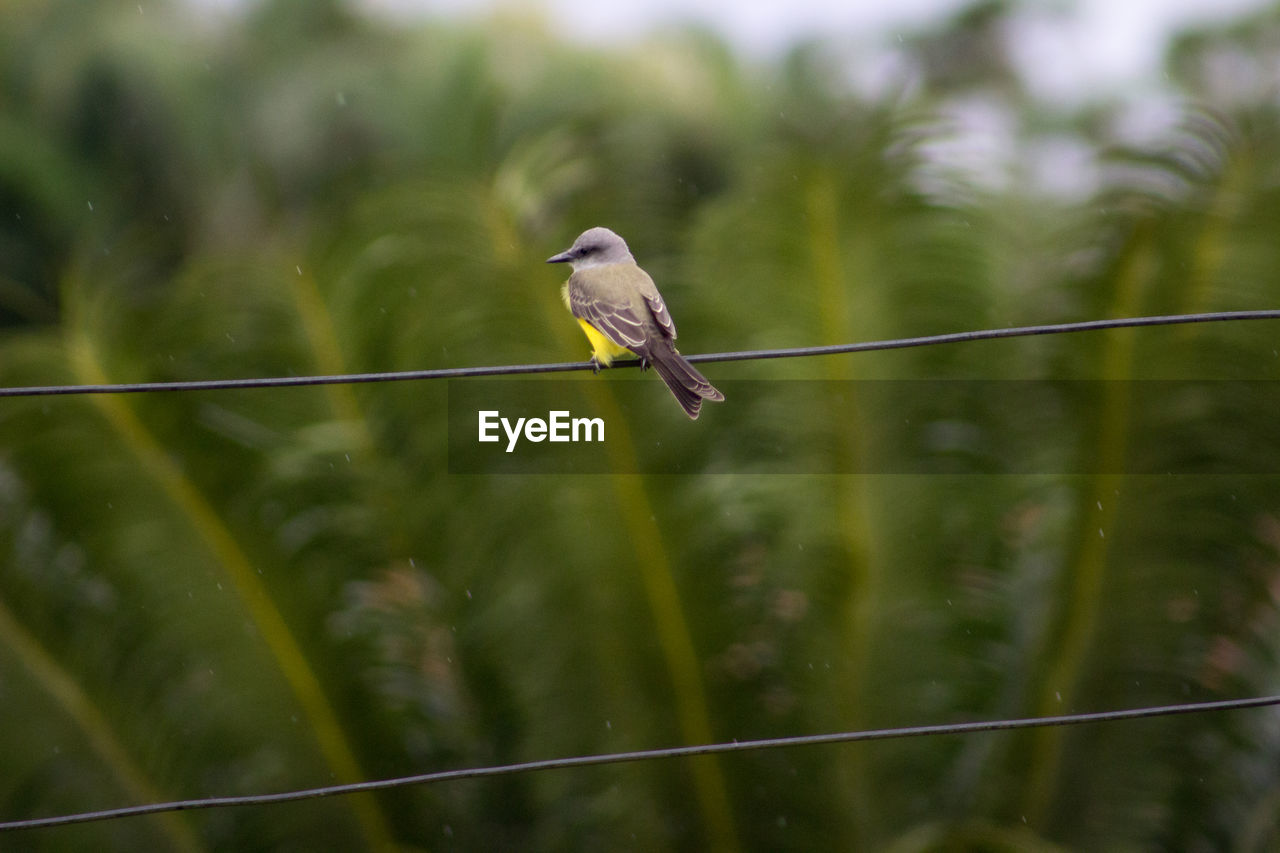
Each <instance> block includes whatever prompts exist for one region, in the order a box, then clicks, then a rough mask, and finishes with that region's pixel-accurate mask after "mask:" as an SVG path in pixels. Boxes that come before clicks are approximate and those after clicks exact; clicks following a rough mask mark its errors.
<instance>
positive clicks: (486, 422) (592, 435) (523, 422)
mask: <svg viewBox="0 0 1280 853" xmlns="http://www.w3.org/2000/svg"><path fill="white" fill-rule="evenodd" d="M478 415H479V420H480V435H479V441H482V442H496V441H501V440H502V435H501V434H499V427H501V431H502V433H505V434H506V437H507V452H508V453H511V452H512V451H514V450H515V449H516V444H518V443H519V442H520V439H521V438H522V437H523V438H524V439H526V440H528V441H532V442H535V443H536V442H540V441H556V442H568V441H572V442H593V441H604V418H574V417H570V415H569V412H567V411H551V412H548V413H547V418H546V420H543V419H542V418H516V420H515V423H514V424H513V423H512V422H511V420H510V419H508V418H504V417H502V413H501V412H499V411H498V410H496V409H491V410H483V411H480V412H479V413H478Z"/></svg>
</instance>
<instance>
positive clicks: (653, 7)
mask: <svg viewBox="0 0 1280 853" xmlns="http://www.w3.org/2000/svg"><path fill="white" fill-rule="evenodd" d="M205 2H217V3H235V2H237V0H205ZM358 2H359V3H360V4H361V5H363V6H365V7H367V8H369V9H372V10H378V11H382V12H389V13H392V14H396V15H405V14H409V15H413V14H446V15H460V16H466V17H475V16H478V15H485V14H487V13H491V12H493V11H495V10H501V9H519V10H529V9H534V10H542V11H543V12H544V14H545V15H546V17H547V18H548V19H549V20H550V21H552V22H553V25H554V26H555V27H557V28H558V29H560V30H561V31H562V32H564V33H565V34H566V35H568V36H569V37H571V38H574V39H577V40H579V41H584V42H602V41H605V42H607V41H618V40H625V39H626V38H627V37H628V36H629V35H633V34H634V35H638V34H644V33H645V32H648V31H649V30H652V29H653V28H654V27H656V26H659V25H661V24H662V23H665V22H669V21H681V20H684V21H688V20H695V21H700V22H703V23H706V24H708V25H710V26H711V27H712V28H713V29H715V30H717V31H719V32H721V33H723V34H725V36H726V37H727V38H728V39H729V40H730V41H731V42H732V43H733V44H734V45H736V46H738V47H739V48H741V49H743V50H745V51H747V52H749V53H752V54H756V55H770V54H773V53H776V52H777V51H779V50H781V49H783V48H785V47H786V46H787V45H788V44H790V43H791V42H793V41H794V40H796V39H797V38H801V37H804V36H812V35H821V36H822V37H824V38H832V39H836V40H841V39H847V40H849V41H851V42H853V43H858V42H865V41H867V40H873V39H876V38H886V37H892V35H893V34H894V32H895V30H914V29H917V28H919V27H922V26H927V25H928V24H929V22H930V21H932V20H937V19H939V18H940V17H942V16H945V15H947V14H949V13H953V12H955V11H956V10H958V9H961V8H963V7H964V6H965V5H967V4H966V2H965V0H890V2H885V0H785V2H780V0H764V2H753V0H683V2H681V0H535V2H524V3H520V2H512V0H358ZM1266 4H1267V0H1024V2H1022V3H1020V4H1017V8H1018V9H1019V12H1020V15H1019V18H1020V19H1021V20H1022V21H1023V24H1022V25H1020V26H1019V27H1018V30H1017V31H1016V33H1014V34H1013V36H1014V37H1013V38H1011V44H1012V45H1013V48H1014V49H1013V54H1014V57H1015V61H1017V62H1018V65H1019V67H1020V68H1021V70H1022V72H1023V73H1024V75H1025V76H1026V78H1027V81H1028V83H1029V84H1030V85H1031V86H1032V87H1033V89H1035V90H1036V91H1037V92H1038V93H1040V94H1044V95H1049V96H1055V97H1071V96H1072V94H1073V93H1074V94H1076V95H1079V94H1080V93H1084V92H1089V91H1096V90H1097V88H1098V87H1103V88H1106V89H1113V88H1126V87H1129V86H1132V85H1135V84H1138V85H1140V84H1142V83H1144V82H1152V81H1153V80H1154V78H1155V76H1156V75H1157V71H1158V62H1159V59H1160V56H1161V53H1162V51H1163V48H1164V46H1165V44H1166V42H1167V40H1168V38H1169V36H1170V35H1172V34H1173V33H1174V32H1175V31H1176V30H1177V29H1178V28H1180V27H1181V26H1185V25H1187V24H1192V23H1196V22H1203V21H1210V20H1213V19H1215V18H1217V19H1222V18H1230V17H1233V16H1235V15H1239V14H1242V13H1245V12H1248V11H1250V10H1254V9H1259V8H1262V7H1263V6H1265V5H1266Z"/></svg>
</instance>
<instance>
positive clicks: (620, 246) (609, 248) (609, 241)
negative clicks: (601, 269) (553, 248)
mask: <svg viewBox="0 0 1280 853" xmlns="http://www.w3.org/2000/svg"><path fill="white" fill-rule="evenodd" d="M628 262H630V263H635V258H633V257H631V252H630V251H628V250H627V244H626V241H624V240H623V239H622V238H621V237H619V236H618V235H617V234H614V233H613V232H612V231H610V230H609V229H608V228H590V229H588V230H586V231H583V232H582V233H581V234H580V235H578V239H577V240H574V241H573V245H572V246H570V247H569V248H568V249H567V250H566V251H563V252H561V253H560V254H558V255H552V256H551V257H549V258H547V263H549V264H564V263H567V264H569V266H571V267H573V268H574V269H575V270H580V269H585V268H587V267H598V266H600V265H602V264H621V263H628Z"/></svg>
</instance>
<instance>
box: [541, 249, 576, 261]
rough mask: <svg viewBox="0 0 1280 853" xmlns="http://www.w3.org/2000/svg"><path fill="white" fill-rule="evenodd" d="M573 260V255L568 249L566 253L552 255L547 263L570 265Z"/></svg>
mask: <svg viewBox="0 0 1280 853" xmlns="http://www.w3.org/2000/svg"><path fill="white" fill-rule="evenodd" d="M571 260H573V255H572V254H571V253H570V251H569V250H568V249H566V250H565V251H563V252H561V253H560V254H558V255H552V256H551V257H549V258H547V263H549V264H563V263H568V262H569V261H571Z"/></svg>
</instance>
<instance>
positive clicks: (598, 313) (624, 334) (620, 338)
mask: <svg viewBox="0 0 1280 853" xmlns="http://www.w3.org/2000/svg"><path fill="white" fill-rule="evenodd" d="M569 310H570V311H572V312H573V316H575V317H578V318H580V319H582V320H586V321H587V322H588V323H590V324H591V325H592V326H594V327H595V328H596V330H597V331H599V332H600V334H602V335H604V336H605V337H606V338H608V339H609V340H611V341H613V342H614V343H615V344H617V345H618V346H621V347H626V348H627V349H629V350H631V351H632V352H636V353H640V354H641V355H644V353H642V352H640V351H641V350H643V349H646V348H647V344H648V341H649V336H650V334H651V333H650V326H651V325H652V323H653V321H652V320H651V319H649V318H648V317H646V316H644V314H642V313H641V312H639V311H637V310H636V308H635V305H634V303H626V302H623V303H618V302H609V301H606V300H604V299H601V298H599V297H597V296H592V295H590V294H588V293H586V292H584V291H583V290H581V289H579V288H573V287H570V288H569Z"/></svg>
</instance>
